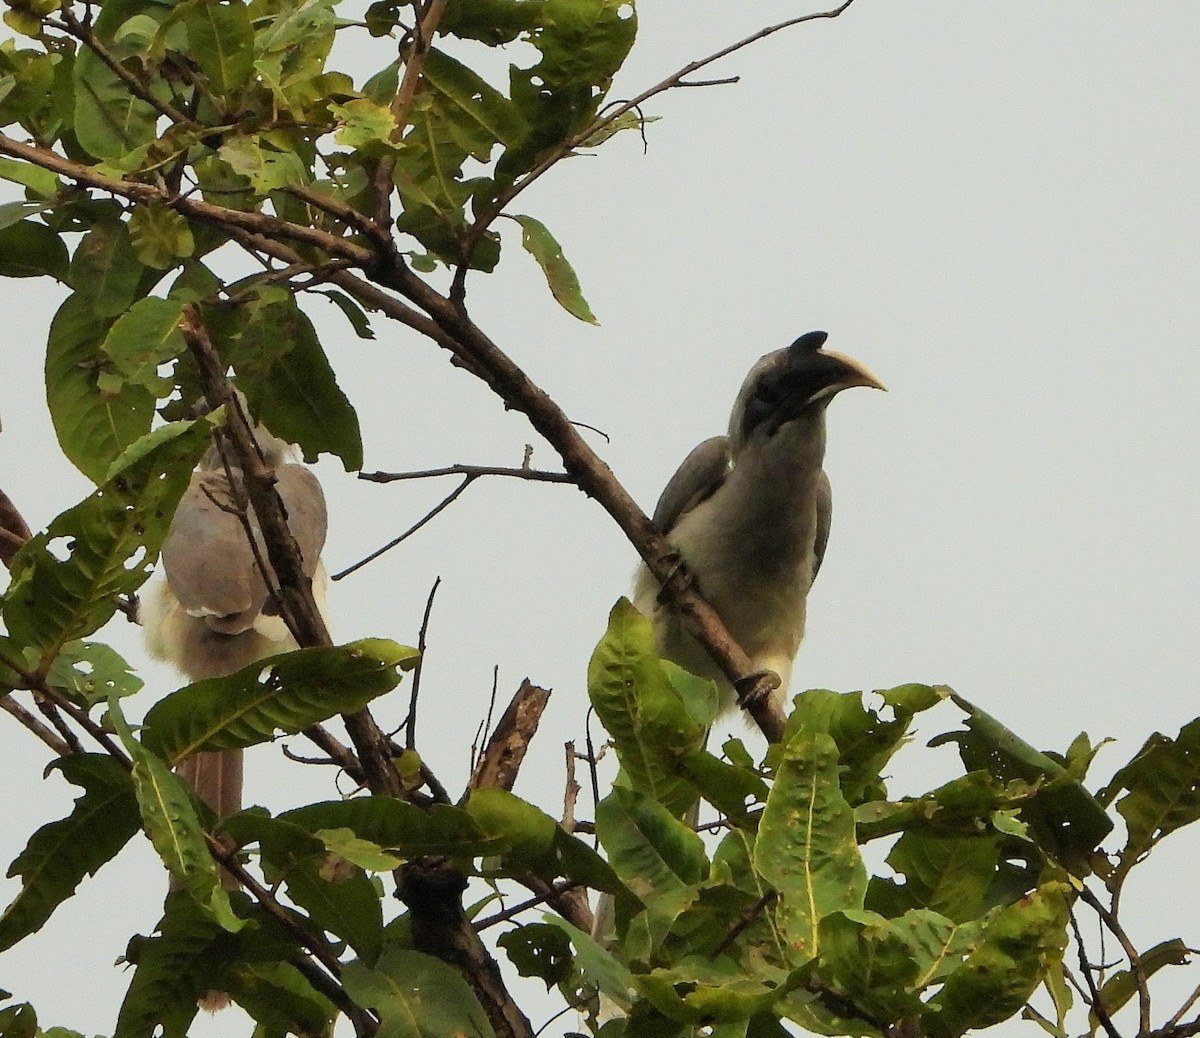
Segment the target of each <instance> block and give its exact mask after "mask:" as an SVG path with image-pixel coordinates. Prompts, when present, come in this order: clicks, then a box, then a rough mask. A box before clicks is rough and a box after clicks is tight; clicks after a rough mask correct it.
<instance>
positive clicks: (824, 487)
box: [812, 469, 833, 580]
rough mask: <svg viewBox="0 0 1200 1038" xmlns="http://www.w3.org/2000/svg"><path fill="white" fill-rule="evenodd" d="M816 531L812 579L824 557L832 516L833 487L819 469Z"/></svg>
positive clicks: (815, 575) (819, 568)
mask: <svg viewBox="0 0 1200 1038" xmlns="http://www.w3.org/2000/svg"><path fill="white" fill-rule="evenodd" d="M816 497H817V502H816V503H817V532H816V537H815V538H814V540H813V572H812V579H813V580H816V579H817V574H818V573H820V572H821V562H822V561H823V560H824V558H825V545H827V544H828V543H829V522H830V519H831V518H832V517H833V488H832V487H830V485H829V477H828V476H827V475H826V474H825V470H824V469H822V470H821V477H820V479H818V480H817V494H816Z"/></svg>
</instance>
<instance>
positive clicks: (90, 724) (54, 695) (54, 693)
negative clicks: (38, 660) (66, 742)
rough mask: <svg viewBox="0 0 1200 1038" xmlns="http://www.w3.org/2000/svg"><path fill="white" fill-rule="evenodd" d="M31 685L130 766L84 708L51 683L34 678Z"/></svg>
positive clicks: (120, 751) (105, 750)
mask: <svg viewBox="0 0 1200 1038" xmlns="http://www.w3.org/2000/svg"><path fill="white" fill-rule="evenodd" d="M28 676H29V677H31V678H33V677H34V676H33V675H28ZM31 687H32V688H33V691H34V692H35V693H36V694H38V695H42V696H45V697H46V698H47V699H49V700H50V701H51V702H52V703H54V705H55V706H56V707H58V708H59V709H60V710H61V711H62V712H63V713H65V714H66V715H67V716H68V717H69V718H71V720H72V721H74V722H75V723H76V724H77V725H79V727H80V728H82V729H83V730H84V731H85V732H87V733H88V735H90V736H91V737H92V738H93V739H95V740H96V742H98V743H99V744H100V746H101V747H102V748H103V749H104V752H105V753H107V754H108V755H109V756H110V757H113V758H114V759H116V760H117V761H120V762H121V763H122V764H123V765H124V766H125V767H127V768H128V767H132V764H131V763H130V760H129V758H128V757H127V756H126V755H125V751H124V750H122V749H121V748H120V747H119V746H118V745H117V744H116V743H115V742H114V741H113V739H112V736H110V735H109V734H108V732H106V731H105V730H104V729H103V728H102V727H101V726H100V725H99V724H97V723H96V722H95V721H93V720H92V719H91V718H90V717H89V716H88V714H87V711H86V710H81V709H80V708H79V707H78V706H76V705H75V704H74V703H73V702H72V701H71V700H70V699H69V698H67V696H66V695H64V694H63V693H62V692H60V691H59V690H58V689H56V688H55V687H54V686H53V685H48V684H46V682H45V681H40V680H37V679H36V678H35V679H34V681H33V682H32V683H31Z"/></svg>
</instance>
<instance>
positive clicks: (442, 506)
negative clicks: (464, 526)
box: [329, 476, 475, 580]
mask: <svg viewBox="0 0 1200 1038" xmlns="http://www.w3.org/2000/svg"><path fill="white" fill-rule="evenodd" d="M474 481H475V477H474V476H467V477H466V479H464V480H463V481H462V482H461V483H460V484H459V485H458V487H457V489H455V490H453V491H452V492H451V493H450V494H448V495H447V496H446V497H444V498H443V499H442V501H441V502H440V503H439V504H437V505H435V506H434V507H433V508H432V509H430V511H428V512H426V513H425V515H424V516H422V517H421V518H420V519H418V520H417V521H416V522H415V523H413V525H412V526H410V527H409V528H408V529H407V530H405V531H404V532H403V533H402V534H400V536H398V537H393V538H392V539H391V540H390V541H388V542H387V544H385V545H384V546H383V547H382V548H376V549H375V550H374V551H373V552H371V554H370V555H368V556H366V557H365V558H362V559H359V560H358V561H357V562H355V563H354V564H353V565H350V566H347V567H346V568H345V569H344V570H342V571H341V572H340V573H335V574H333V576H332V577H330V578H329V579H330V580H341V579H342V578H343V577H348V576H350V574H351V573H354V572H355V571H357V570H360V569H362V568H363V566H365V565H367V563H369V562H374V561H375V560H376V559H377V558H379V556H380V555H383V554H385V553H386V552H389V551H391V550H392V549H393V548H394V547H396V545H397V544H400V543H401V542H402V541H405V540H407V539H408V538H409V537H411V536H412V535H413V534H414V533H416V532H417V531H418V530H419V529H421V527H422V526H424V525H425V524H426V523H428V522H430V521H431V520H432V519H434V518H435V517H436V516H437V515H438V514H439V513H441V512H444V511H445V510H446V509H447V508H449V507H450V506H451V505H452V504H454V502H455V501H457V500H458V498H459V496H460V495H461V494H462V492H463V491H464V490H466V489H467V487H469V486H470V485H471V484H472V483H473V482H474Z"/></svg>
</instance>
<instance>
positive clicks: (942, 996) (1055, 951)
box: [925, 880, 1071, 1038]
mask: <svg viewBox="0 0 1200 1038" xmlns="http://www.w3.org/2000/svg"><path fill="white" fill-rule="evenodd" d="M1070 897H1071V888H1070V885H1069V884H1068V883H1065V882H1060V881H1058V880H1049V881H1047V882H1046V883H1043V884H1042V885H1041V886H1040V887H1038V889H1037V890H1035V891H1034V892H1033V894H1032V895H1030V896H1029V897H1027V898H1023V899H1022V900H1020V901H1017V902H1015V903H1013V904H1011V905H1009V906H1008V907H1006V908H1003V909H1001V910H1000V911H999V912H998V913H997V914H996V915H995V916H994V917H993V918H992V919H991V921H990V922H989V923H988V924H987V927H986V929H985V930H984V932H983V939H982V941H981V943H980V944H979V946H978V947H977V948H976V949H975V951H973V952H972V953H971V955H970V956H969V957H968V958H967V960H966V962H965V963H964V964H963V965H962V967H960V968H959V969H957V970H955V971H954V972H952V973H951V974H950V975H949V976H948V977H947V978H946V980H945V982H944V984H943V985H942V989H941V991H939V992H938V993H937V994H936V995H935V996H934V997H933V998H932V999H931V1000H930V1002H929V1005H930V1007H933V1008H935V1011H934V1012H932V1013H930V1014H928V1015H927V1016H926V1017H925V1026H926V1033H927V1034H928V1035H929V1036H930V1038H958V1036H959V1035H962V1034H965V1033H966V1032H967V1031H970V1030H978V1029H982V1028H984V1027H991V1026H993V1025H994V1024H998V1023H1001V1022H1002V1021H1004V1020H1007V1019H1008V1018H1009V1017H1011V1016H1013V1015H1014V1014H1015V1013H1018V1012H1019V1011H1020V1010H1021V1007H1022V1006H1024V1004H1025V1003H1026V1002H1027V1001H1028V1000H1029V996H1030V995H1031V994H1033V992H1034V990H1035V989H1036V988H1037V986H1038V985H1039V984H1040V983H1041V982H1042V979H1043V978H1044V977H1045V975H1046V972H1047V970H1049V969H1051V968H1061V966H1060V963H1061V960H1062V952H1063V949H1064V948H1065V947H1066V943H1067V918H1068V903H1069V901H1068V899H1069V898H1070Z"/></svg>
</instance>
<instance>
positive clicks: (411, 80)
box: [391, 0, 446, 143]
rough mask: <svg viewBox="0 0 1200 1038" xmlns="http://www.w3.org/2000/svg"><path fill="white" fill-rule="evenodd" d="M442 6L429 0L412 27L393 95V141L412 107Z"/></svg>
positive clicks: (441, 1)
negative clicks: (411, 37) (398, 82)
mask: <svg viewBox="0 0 1200 1038" xmlns="http://www.w3.org/2000/svg"><path fill="white" fill-rule="evenodd" d="M445 10H446V0H429V3H428V4H427V5H426V7H425V11H424V13H423V14H421V15H420V17H419V18H418V20H417V24H416V27H415V28H414V30H413V34H412V36H413V39H412V44H411V46H410V48H409V54H408V57H407V58H406V59H405V62H404V78H403V79H402V80H401V81H400V87H399V89H398V90H397V91H396V96H395V97H394V98H393V99H392V116H393V118H394V119H395V120H396V128H395V129H394V130H392V134H391V138H392V142H393V143H399V142H400V139H401V138H402V137H403V136H404V126H405V124H406V122H407V121H408V110H409V108H410V107H412V103H413V98H414V97H416V95H417V82H418V81H419V80H420V78H421V69H422V68H424V67H425V57H426V55H428V54H429V51H430V48H432V47H433V38H434V36H435V35H436V33H437V27H438V23H439V22H440V21H441V20H442V15H443V14H444V13H445Z"/></svg>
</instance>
